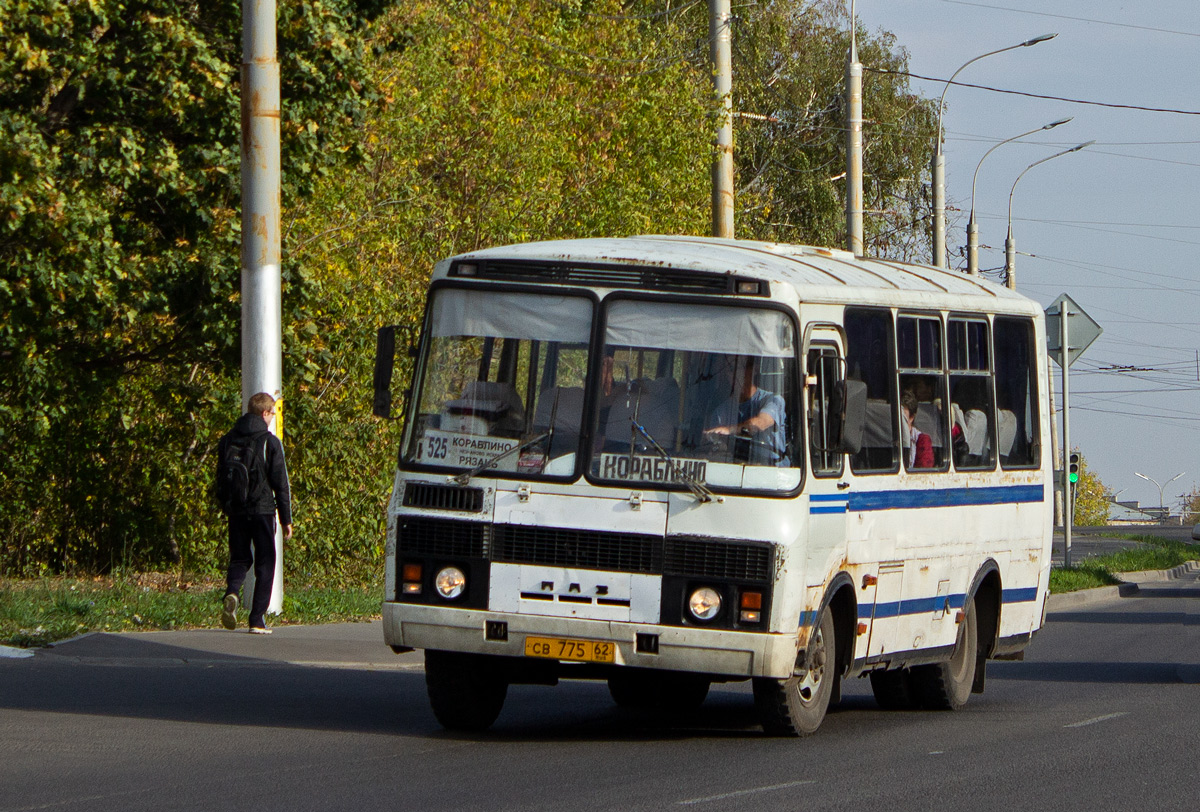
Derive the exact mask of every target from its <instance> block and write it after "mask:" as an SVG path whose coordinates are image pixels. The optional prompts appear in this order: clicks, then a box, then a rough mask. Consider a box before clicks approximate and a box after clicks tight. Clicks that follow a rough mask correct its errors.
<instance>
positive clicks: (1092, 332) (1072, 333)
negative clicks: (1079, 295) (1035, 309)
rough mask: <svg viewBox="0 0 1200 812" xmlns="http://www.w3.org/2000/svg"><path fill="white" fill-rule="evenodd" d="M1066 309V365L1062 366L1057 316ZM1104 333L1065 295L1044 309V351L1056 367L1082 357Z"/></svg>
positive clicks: (1060, 329) (1060, 331) (1059, 329)
mask: <svg viewBox="0 0 1200 812" xmlns="http://www.w3.org/2000/svg"><path fill="white" fill-rule="evenodd" d="M1063 305H1066V308H1067V363H1066V364H1063V360H1062V352H1061V351H1060V347H1059V345H1060V344H1061V343H1062V339H1061V338H1060V336H1061V335H1062V328H1061V327H1060V326H1059V316H1060V314H1061V313H1062V307H1063ZM1103 332H1104V328H1102V327H1101V326H1100V325H1099V324H1097V323H1096V320H1095V319H1093V318H1092V317H1091V316H1089V315H1088V314H1087V313H1085V312H1084V311H1083V308H1082V307H1080V306H1079V305H1078V304H1076V303H1075V302H1074V301H1072V299H1071V297H1070V296H1068V295H1067V294H1065V293H1064V294H1062V295H1061V296H1059V297H1058V298H1057V299H1055V300H1054V302H1053V304H1051V305H1050V306H1049V307H1047V308H1046V349H1047V350H1049V352H1050V357H1051V358H1053V359H1054V360H1055V361H1056V362H1057V363H1058V365H1059V366H1060V367H1061V366H1070V365H1071V364H1073V363H1075V359H1076V358H1078V357H1079V356H1081V355H1083V351H1084V350H1086V349H1087V348H1088V347H1090V346H1091V345H1092V342H1093V341H1095V340H1096V339H1097V338H1099V337H1100V334H1101V333H1103Z"/></svg>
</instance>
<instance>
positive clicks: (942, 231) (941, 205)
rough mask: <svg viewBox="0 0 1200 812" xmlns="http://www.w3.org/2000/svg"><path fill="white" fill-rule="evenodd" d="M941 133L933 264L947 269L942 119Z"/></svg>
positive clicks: (936, 146) (937, 146) (936, 151)
mask: <svg viewBox="0 0 1200 812" xmlns="http://www.w3.org/2000/svg"><path fill="white" fill-rule="evenodd" d="M938 122H939V123H938V127H939V132H938V136H937V141H936V142H935V143H934V145H933V264H934V265H935V266H937V267H938V268H945V267H946V265H947V263H946V155H945V153H943V152H942V135H941V132H940V127H941V123H940V122H941V118H940V117H939V119H938Z"/></svg>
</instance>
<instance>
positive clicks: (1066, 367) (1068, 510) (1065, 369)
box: [1058, 299, 1075, 567]
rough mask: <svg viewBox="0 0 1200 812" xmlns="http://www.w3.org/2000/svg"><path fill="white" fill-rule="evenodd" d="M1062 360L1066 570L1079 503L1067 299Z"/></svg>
mask: <svg viewBox="0 0 1200 812" xmlns="http://www.w3.org/2000/svg"><path fill="white" fill-rule="evenodd" d="M1058 308H1059V309H1058V359H1059V366H1061V367H1062V425H1063V427H1062V458H1063V466H1062V493H1063V523H1062V528H1063V566H1064V567H1069V566H1071V527H1072V525H1074V523H1075V500H1074V499H1072V498H1071V471H1070V468H1071V467H1070V466H1069V465H1068V464H1067V460H1069V459H1070V458H1071V409H1070V403H1071V390H1070V380H1071V371H1070V367H1071V360H1070V349H1071V345H1070V343H1069V341H1068V337H1069V336H1070V330H1069V329H1068V319H1069V318H1070V315H1071V314H1070V312H1068V310H1067V302H1066V299H1064V300H1063V301H1061V302H1059V303H1058Z"/></svg>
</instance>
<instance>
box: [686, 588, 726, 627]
mask: <svg viewBox="0 0 1200 812" xmlns="http://www.w3.org/2000/svg"><path fill="white" fill-rule="evenodd" d="M688 611H689V612H691V613H692V617H694V618H696V620H712V619H713V618H714V617H716V616H717V614H718V613H719V612H720V611H721V593H720V592H717V590H715V589H713V588H712V587H710V586H702V587H700V588H699V589H697V590H696V591H694V592H692V594H691V597H689V598H688Z"/></svg>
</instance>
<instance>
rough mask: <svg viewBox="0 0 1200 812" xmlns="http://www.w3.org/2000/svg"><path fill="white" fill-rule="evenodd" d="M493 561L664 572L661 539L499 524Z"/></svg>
mask: <svg viewBox="0 0 1200 812" xmlns="http://www.w3.org/2000/svg"><path fill="white" fill-rule="evenodd" d="M492 560H493V561H503V562H505V563H509V564H540V565H544V566H554V567H578V568H580V569H587V570H608V571H610V572H637V573H646V574H659V573H661V572H662V538H661V537H658V536H647V535H636V534H633V533H610V532H606V531H598V530H570V529H564V528H558V527H533V526H531V525H512V524H508V525H506V524H498V525H496V527H495V535H494V537H493V540H492Z"/></svg>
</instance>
